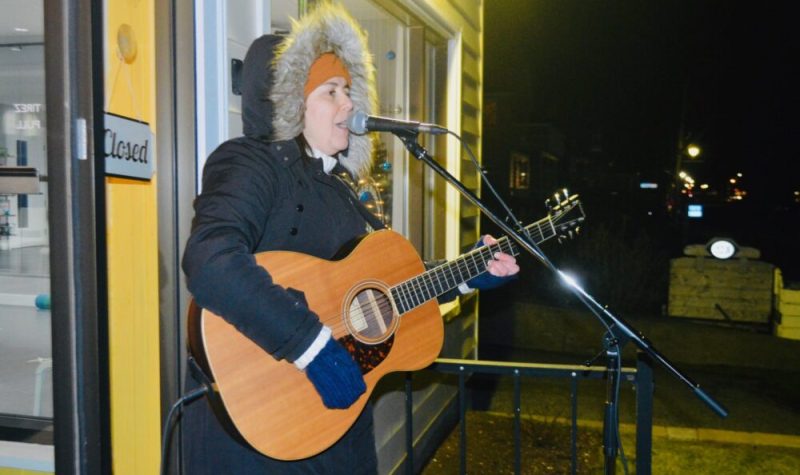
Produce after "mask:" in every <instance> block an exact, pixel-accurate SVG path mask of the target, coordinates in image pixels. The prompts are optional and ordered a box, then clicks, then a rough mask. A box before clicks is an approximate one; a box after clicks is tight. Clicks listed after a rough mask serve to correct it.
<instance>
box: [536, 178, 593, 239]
mask: <svg viewBox="0 0 800 475" xmlns="http://www.w3.org/2000/svg"><path fill="white" fill-rule="evenodd" d="M544 204H545V206H546V207H547V209H548V211H549V216H550V221H551V222H552V224H553V228H554V229H555V231H556V235H557V237H558V241H559V242H561V241H563V240H565V239H572V238H573V237H575V236H576V235H577V234H578V232H579V231H580V227H581V223H583V220H584V219H586V215H585V214H584V212H583V206H582V205H581V202H580V200H579V199H578V195H570V194H569V192H568V191H567V189H566V188H563V189H561V190H559V191H558V192H556V193H554V194H553V196H552V197H550V198H548V199H546V200H545V202H544Z"/></svg>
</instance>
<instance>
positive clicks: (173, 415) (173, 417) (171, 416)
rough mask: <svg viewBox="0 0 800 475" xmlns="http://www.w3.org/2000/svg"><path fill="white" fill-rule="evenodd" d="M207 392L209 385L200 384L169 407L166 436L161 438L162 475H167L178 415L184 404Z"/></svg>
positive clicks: (165, 427) (165, 428)
mask: <svg viewBox="0 0 800 475" xmlns="http://www.w3.org/2000/svg"><path fill="white" fill-rule="evenodd" d="M206 393H208V386H206V385H203V386H200V387H199V388H197V389H194V390H192V391H190V392H188V393H187V394H184V395H183V396H181V398H180V399H178V400H177V401H175V404H173V405H172V407H170V408H169V412H168V413H167V421H166V424H165V426H164V436H163V437H162V439H161V470H160V471H159V473H161V475H166V473H167V472H166V470H167V455H168V454H167V452H168V449H169V446H168V444H169V441H170V439H171V438H172V431H173V430H174V429H175V423H176V422H177V421H178V416H180V414H181V411H182V409H183V406H184V405H186V404H188V403H190V402H192V401H195V400H197V399H199V398H201V397H203V396H204V395H205V394H206Z"/></svg>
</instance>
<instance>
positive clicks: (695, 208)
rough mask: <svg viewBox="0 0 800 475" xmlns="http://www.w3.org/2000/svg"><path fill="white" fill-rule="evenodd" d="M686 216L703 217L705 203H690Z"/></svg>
mask: <svg viewBox="0 0 800 475" xmlns="http://www.w3.org/2000/svg"><path fill="white" fill-rule="evenodd" d="M686 216H688V217H690V218H702V217H703V205H689V208H688V210H687V212H686Z"/></svg>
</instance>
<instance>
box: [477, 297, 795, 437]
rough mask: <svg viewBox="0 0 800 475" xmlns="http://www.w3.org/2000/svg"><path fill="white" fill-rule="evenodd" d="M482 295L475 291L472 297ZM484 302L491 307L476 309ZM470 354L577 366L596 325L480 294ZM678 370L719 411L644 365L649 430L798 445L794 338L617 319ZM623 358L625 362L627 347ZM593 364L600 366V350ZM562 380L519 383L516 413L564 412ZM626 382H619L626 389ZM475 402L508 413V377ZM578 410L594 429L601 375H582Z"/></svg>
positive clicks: (626, 409) (597, 331) (598, 341)
mask: <svg viewBox="0 0 800 475" xmlns="http://www.w3.org/2000/svg"><path fill="white" fill-rule="evenodd" d="M482 299H483V297H482ZM487 303H488V304H489V306H488V308H491V309H492V310H491V312H488V311H486V310H485V308H486V306H485V304H487ZM481 305H482V312H481V319H480V337H479V341H480V357H481V359H484V360H486V359H491V360H500V361H521V362H530V363H533V362H535V363H561V364H564V363H566V364H582V363H583V362H584V361H586V360H587V359H589V358H591V357H593V356H595V355H596V354H597V353H598V352H599V351H600V350H602V336H603V332H604V330H603V328H602V327H601V326H600V325H599V323H597V321H596V320H595V317H593V316H592V315H590V314H587V312H586V311H584V310H580V309H576V310H570V309H564V308H553V307H545V306H541V305H536V304H533V303H525V302H522V303H520V302H519V301H511V303H507V304H504V305H502V304H501V305H498V304H497V302H491V301H490V302H486V301H482V302H481ZM625 319H626V321H628V323H630V324H631V325H632V326H633V327H634V328H636V329H637V330H639V331H641V332H642V333H644V335H645V336H646V337H647V338H648V339H649V340H650V341H651V342H652V343H653V344H654V346H655V347H656V348H657V349H658V350H659V351H660V352H661V353H662V354H663V355H664V356H666V357H667V359H668V360H669V361H670V362H671V363H672V364H674V365H675V366H676V367H677V368H678V369H679V370H680V371H682V372H683V373H684V374H685V375H687V376H688V377H690V378H691V379H692V380H694V381H696V382H698V383H699V384H700V385H701V386H702V387H703V388H704V389H706V390H707V391H708V392H709V393H710V394H711V395H712V396H713V397H714V398H715V399H717V400H718V401H719V402H721V403H722V404H723V406H725V407H726V408H727V409H728V410H729V415H728V417H727V418H724V419H723V418H720V417H719V416H717V415H716V414H714V413H713V412H712V411H711V410H710V409H709V408H708V407H707V406H706V405H705V404H703V403H702V402H701V401H700V400H699V399H698V398H697V397H696V396H695V395H694V393H693V392H692V391H691V390H690V389H689V387H688V386H686V385H685V384H684V383H682V382H680V381H678V379H677V378H675V377H674V376H673V375H672V374H671V373H668V372H667V371H666V370H664V369H663V368H660V367H656V368H655V369H654V374H655V393H654V404H653V423H654V427H653V436H654V437H658V438H667V439H672V440H682V441H713V442H722V443H738V444H747V445H756V446H757V445H768V446H777V447H790V448H800V385H798V384H797V383H796V382H797V381H800V364H798V363H800V341H795V340H786V339H782V338H778V337H776V336H774V335H770V334H765V333H759V332H756V331H751V330H748V329H746V328H726V327H721V326H716V325H710V324H704V323H699V322H690V321H685V320H680V319H675V318H674V317H672V318H671V317H666V316H653V317H639V318H625ZM623 355H624V358H623V362H624V363H625V364H626V365H630V366H632V365H633V361H634V357H635V349H634V348H633V347H632V345H630V344H629V345H627V347H626V348H625V349H624V351H623ZM594 364H600V365H602V364H603V362H602V358H601V360H598V361H597V362H595V363H594ZM568 384H569V383H568V382H567V381H557V380H543V379H541V378H539V379H538V380H537V379H526V380H523V381H522V405H521V408H522V411H521V412H522V414H523V417H528V418H532V419H541V420H545V421H549V422H552V421H554V420H564V421H568V420H569V413H568V411H569V404H568V403H567V402H568V400H569V399H568V398H569V386H568ZM626 386H627V387H626ZM485 387H486V388H487V391H490V392H491V396H489V400H488V402H487V403H486V405H485V407H484V409H486V410H488V411H490V412H496V413H504V414H509V413H512V411H513V407H512V400H513V383H512V382H511V381H504V380H502V379H496V378H495V379H494V380H492V381H491V382H490V383H489V384H487V385H486V386H485ZM629 388H632V386H629V385H625V384H623V387H622V389H621V394H620V421H621V426H620V427H621V430H622V431H623V433H624V432H626V431H633V430H634V428H635V426H634V424H633V422H634V421H635V407H634V404H633V401H634V398H633V391H631V390H629ZM578 400H579V407H578V418H579V425H580V426H584V427H602V419H603V406H604V401H605V383H604V382H603V381H587V382H582V383H581V387H580V389H579V396H578Z"/></svg>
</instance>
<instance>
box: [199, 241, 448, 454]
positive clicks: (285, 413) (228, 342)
mask: <svg viewBox="0 0 800 475" xmlns="http://www.w3.org/2000/svg"><path fill="white" fill-rule="evenodd" d="M256 261H257V262H258V264H259V265H261V266H262V267H264V268H265V269H267V270H268V271H269V273H270V274H271V275H272V277H273V280H274V281H275V282H276V283H277V284H279V285H281V286H283V287H285V288H294V289H298V290H301V291H302V292H304V293H305V297H306V300H307V301H308V306H309V308H310V309H312V310H313V311H314V312H315V313H316V314H317V315H318V316H319V317H320V320H321V321H322V323H323V324H325V325H327V326H329V327H331V328H333V330H334V333H333V336H334V338H336V339H340V341H342V342H343V343H344V344H345V346H346V347H348V349H350V350H351V354H352V353H356V354H354V358H355V359H356V360H357V362H358V363H359V364H360V365H361V367H362V372H364V373H365V374H364V380H365V382H366V385H367V391H366V393H365V394H363V395H362V396H361V398H359V400H358V401H357V402H356V403H355V404H353V405H352V406H351V407H350V408H348V409H345V410H339V409H328V408H326V407H325V406H324V405H323V404H322V399H321V398H320V396H319V394H318V393H317V391H316V390H315V389H314V387H313V386H312V384H311V382H310V381H309V380H308V378H306V376H305V374H304V373H303V372H301V371H299V370H298V369H297V368H296V367H295V366H294V365H293V364H291V363H287V362H286V361H277V360H275V359H274V358H273V357H272V356H270V355H269V354H268V353H266V352H265V351H264V350H263V349H261V347H259V346H258V345H256V344H255V343H254V342H253V341H251V340H250V339H248V338H247V337H245V336H244V335H243V334H241V333H239V331H238V330H236V329H235V328H234V327H233V325H231V324H229V323H228V322H227V321H225V320H224V319H223V318H222V317H220V316H218V315H215V314H214V313H212V312H210V311H208V310H205V309H200V308H199V307H196V306H194V313H195V315H194V317H195V318H190V322H189V325H190V327H191V326H193V325H198V324H199V328H195V329H194V330H195V331H193V329H192V328H190V331H189V334H190V347H191V348H192V353H193V354H195V357H196V358H197V359H199V360H203V359H204V360H205V361H206V362H207V365H208V369H209V370H210V373H211V375H210V376H211V377H212V379H213V380H214V381H215V382H216V385H217V389H218V391H219V395H220V397H221V400H222V403H223V405H224V408H225V411H226V412H227V416H228V417H229V418H230V420H231V422H233V424H234V425H235V426H236V428H237V429H238V431H239V433H240V434H241V436H242V437H243V438H244V439H245V440H246V441H247V442H248V443H249V444H250V445H252V446H253V447H254V448H255V449H256V450H258V451H259V452H261V453H263V454H264V455H267V456H269V457H273V458H279V459H283V460H296V459H302V458H306V457H310V456H312V455H315V454H317V453H319V452H321V451H322V450H324V449H326V448H328V447H330V446H331V445H333V444H334V443H335V442H336V441H337V440H338V439H339V438H340V437H341V436H342V435H343V434H344V433H345V432H346V431H347V429H348V428H349V427H350V426H351V425H352V423H353V422H355V419H356V417H358V415H359V414H360V413H361V410H362V408H363V407H364V405H365V404H366V402H367V399H368V398H369V396H370V394H371V393H372V391H373V389H374V388H375V385H376V384H377V382H378V380H379V379H380V378H381V377H382V376H384V375H385V374H387V373H389V372H392V371H410V370H417V369H421V368H424V367H426V366H428V365H429V364H430V363H431V362H433V360H434V359H435V358H436V356H437V355H438V354H439V351H440V350H441V346H442V341H443V335H444V328H443V323H442V319H441V317H440V314H439V307H438V305H437V303H436V300H435V299H433V300H429V301H427V302H425V303H421V304H420V305H419V306H417V307H416V308H414V309H412V310H409V311H408V312H406V313H404V314H403V315H402V318H401V317H400V315H399V314H398V312H397V308H396V307H395V306H394V305H393V304H392V309H391V311H390V313H391V315H389V314H388V313H389V312H386V311H385V310H386V304H387V302H389V303H391V299H387V300H383V301H381V295H383V297H384V298H386V297H385V296H386V294H389V289H390V288H391V287H392V286H394V285H396V284H398V283H400V282H403V281H406V280H408V279H410V278H412V277H414V276H417V275H419V274H420V273H422V272H424V271H425V268H424V265H423V263H422V261H421V260H420V259H419V257H418V256H417V253H416V250H415V249H414V248H413V246H412V245H411V243H410V242H408V241H407V240H406V239H405V238H403V237H402V236H401V235H399V234H397V233H395V232H393V231H388V230H384V231H377V232H374V233H371V234H369V235H367V236H366V237H365V238H364V239H362V240H361V241H360V242H359V243H358V245H357V246H356V247H355V249H354V250H353V251H352V252H351V253H350V254H349V255H347V256H346V257H344V258H343V259H341V260H337V261H327V260H323V259H318V258H315V257H311V256H308V255H305V254H300V253H296V252H288V251H269V252H264V253H261V254H256ZM389 295H391V294H389ZM365 298H366V299H368V300H369V299H372V300H373V304H375V302H374V301H375V300H378V301H379V302H378V305H380V304H381V303H382V304H383V306H382V307H383V309H384V315H383V320H382V323H381V325H380V327H381V329H382V328H384V327H385V331H384V332H383V334H377V333H380V329H379V330H377V331H373V332H364V335H359V334H358V333H357V331H358V329H362V331H363V327H364V325H363V321H362V323H361V324H359V323H358V322H359V321H361V320H359V318H360V317H359V316H358V315H355V316H353V315H352V313H353V310H352V308H353V303H352V302H353V301H354V299H362V300H363V299H365ZM367 305H368V306H369V303H367ZM197 313H199V319H198V318H196V317H197V316H198V315H197ZM264 318H270V316H269V309H268V308H265V309H264ZM362 320H363V319H362ZM354 322H355V323H354ZM379 323H380V322H379ZM371 325H372V324H371ZM372 326H374V325H372ZM196 330H199V332H198V331H196ZM198 333H199V336H200V338H201V339H202V341H201V342H196V341H191V340H192V335H193V334H194V335H198ZM353 335H358V337H359V338H360V339H361V340H368V343H364V342H363V341H359V339H358V338H354V337H353ZM198 343H199V344H198ZM353 347H358V348H355V349H354V348H353ZM198 352H202V353H203V354H201V355H198Z"/></svg>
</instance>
